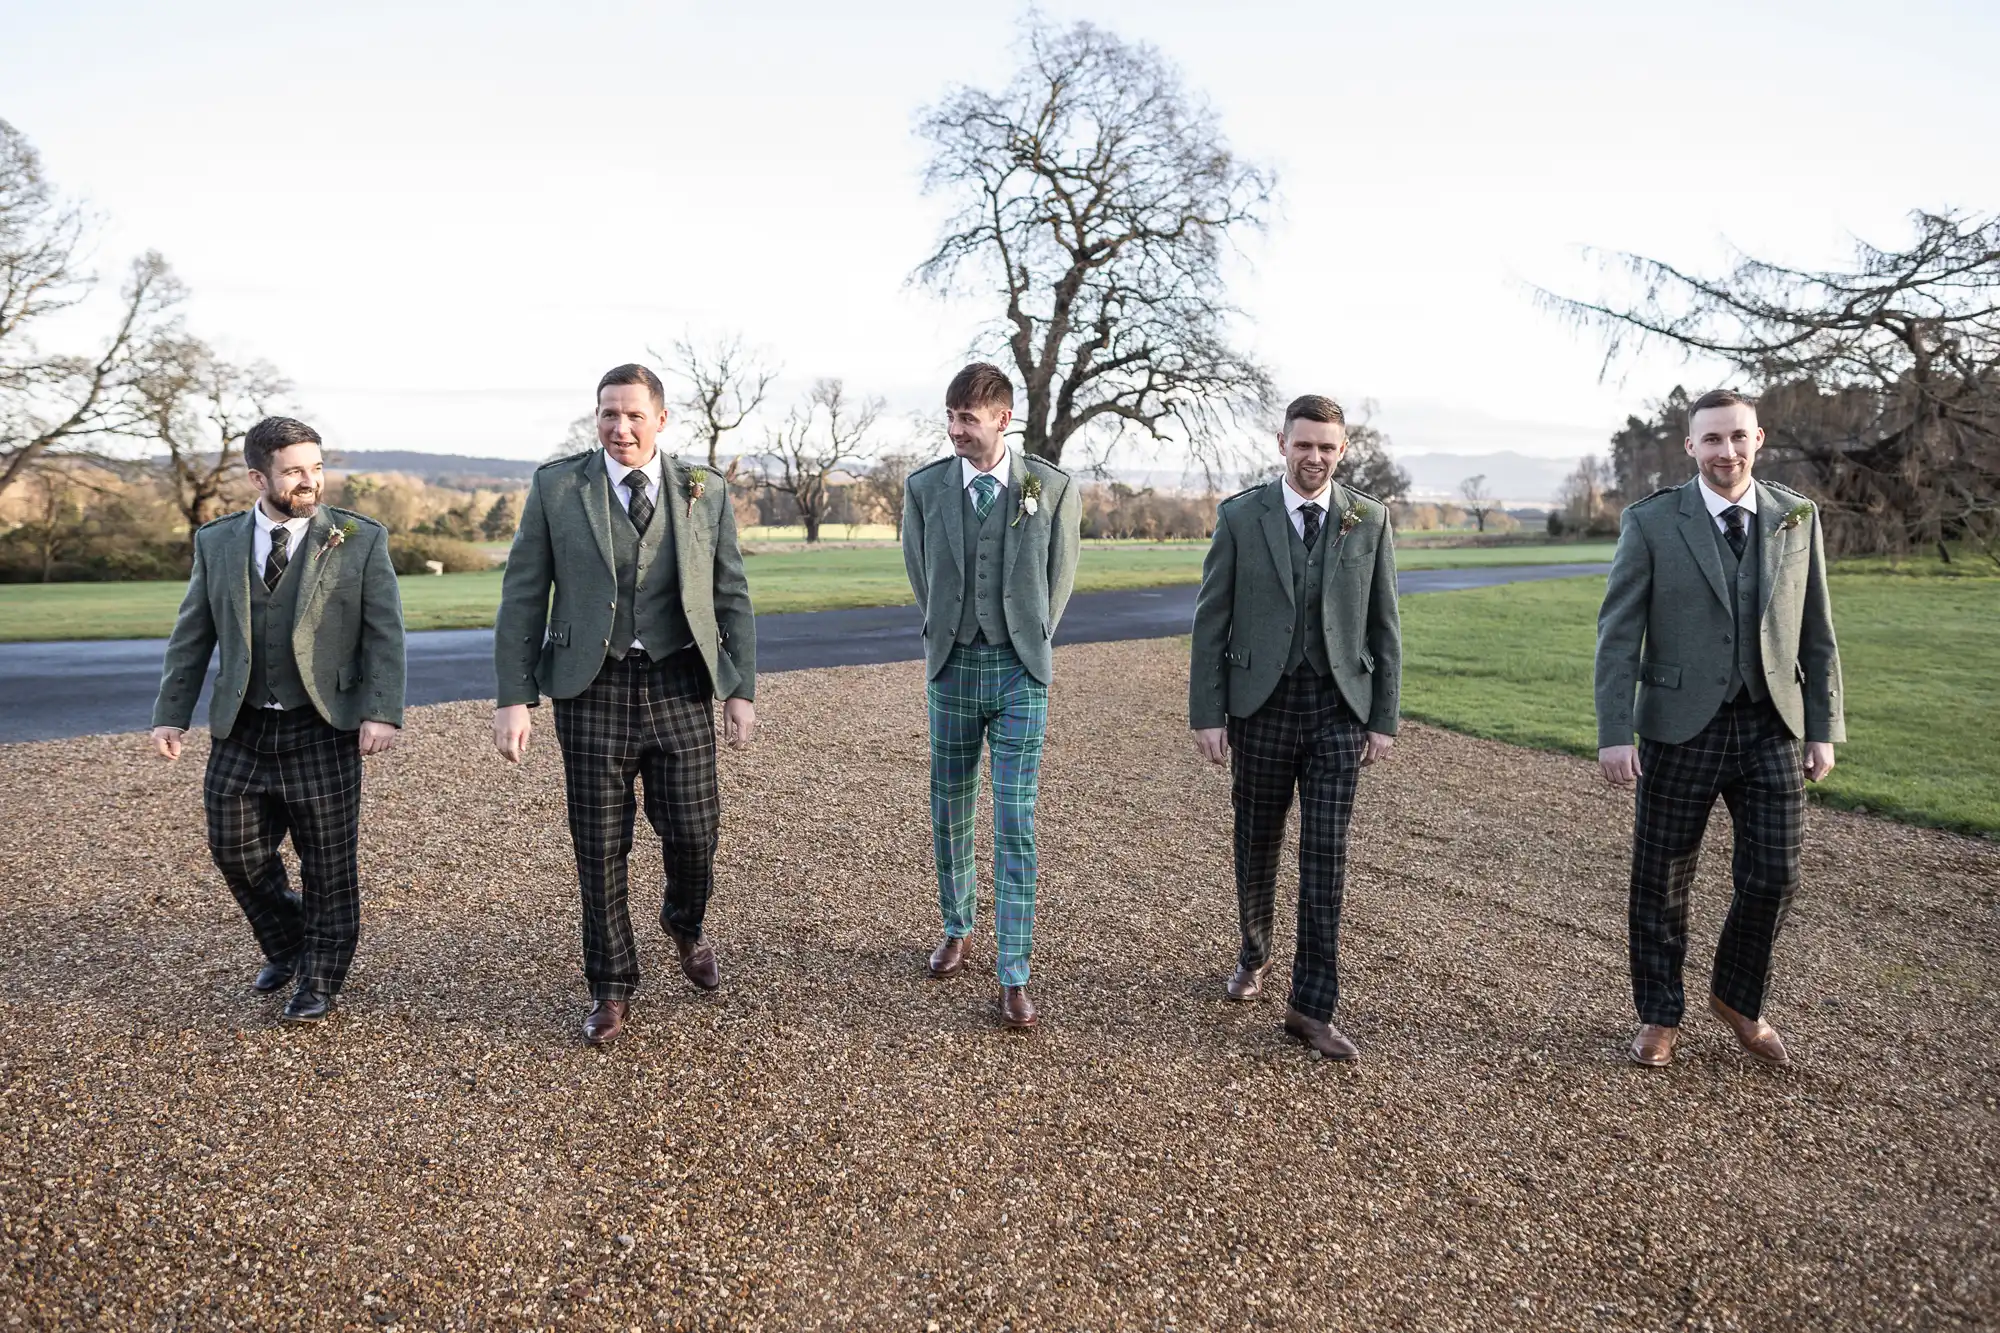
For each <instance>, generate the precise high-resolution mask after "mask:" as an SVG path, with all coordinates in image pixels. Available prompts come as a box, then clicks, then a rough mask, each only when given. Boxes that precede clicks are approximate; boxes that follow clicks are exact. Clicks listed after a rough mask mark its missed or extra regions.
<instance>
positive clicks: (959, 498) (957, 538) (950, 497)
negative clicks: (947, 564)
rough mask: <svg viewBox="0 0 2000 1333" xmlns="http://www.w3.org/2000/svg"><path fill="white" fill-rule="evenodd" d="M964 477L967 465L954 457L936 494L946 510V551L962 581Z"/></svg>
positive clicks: (941, 479)
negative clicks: (962, 493) (962, 482)
mask: <svg viewBox="0 0 2000 1333" xmlns="http://www.w3.org/2000/svg"><path fill="white" fill-rule="evenodd" d="M964 475H965V465H964V464H963V463H961V462H959V461H958V458H957V457H956V456H953V458H952V460H951V462H949V463H947V464H945V468H944V471H943V472H941V473H939V474H938V479H937V483H936V486H937V489H936V492H935V494H936V495H937V501H938V504H939V505H940V507H942V508H943V510H944V514H943V518H944V544H945V549H947V550H949V551H950V552H951V563H952V567H953V568H955V569H957V570H958V576H959V577H960V578H961V579H962V578H964V577H965V497H964V496H963V495H961V494H959V492H960V491H962V490H963V489H964V487H963V486H962V485H960V479H961V478H962V477H964Z"/></svg>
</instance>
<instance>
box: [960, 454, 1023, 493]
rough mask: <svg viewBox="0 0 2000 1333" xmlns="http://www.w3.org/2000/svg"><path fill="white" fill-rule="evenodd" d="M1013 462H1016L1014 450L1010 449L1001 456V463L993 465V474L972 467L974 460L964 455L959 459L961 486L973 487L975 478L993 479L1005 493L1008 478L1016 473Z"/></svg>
mask: <svg viewBox="0 0 2000 1333" xmlns="http://www.w3.org/2000/svg"><path fill="white" fill-rule="evenodd" d="M1013 462H1014V451H1013V450H1012V449H1009V450H1008V451H1007V452H1006V453H1004V454H1002V455H1000V461H999V462H997V463H995V464H994V465H993V470H992V471H991V472H981V471H980V470H979V469H978V468H976V467H974V466H973V465H972V460H971V459H970V458H967V457H965V456H964V455H963V454H961V455H959V459H958V480H959V485H961V486H967V487H969V486H971V485H972V479H973V478H974V477H991V478H993V480H995V481H997V482H999V483H1000V489H1001V490H1003V491H1004V490H1006V489H1007V478H1008V477H1009V476H1011V475H1012V474H1013V471H1014V469H1013Z"/></svg>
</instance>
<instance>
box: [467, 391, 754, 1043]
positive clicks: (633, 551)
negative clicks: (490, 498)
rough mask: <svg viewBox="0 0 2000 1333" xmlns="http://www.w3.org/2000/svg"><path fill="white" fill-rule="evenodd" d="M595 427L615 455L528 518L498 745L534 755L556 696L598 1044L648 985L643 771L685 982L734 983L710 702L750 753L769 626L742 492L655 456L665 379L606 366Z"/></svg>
mask: <svg viewBox="0 0 2000 1333" xmlns="http://www.w3.org/2000/svg"><path fill="white" fill-rule="evenodd" d="M596 419H597V439H598V443H599V445H600V446H602V447H600V448H597V449H592V450H590V451H588V452H586V453H581V454H575V455H572V456H571V457H568V458H563V459H558V460H557V461H555V462H553V463H545V464H543V465H542V467H541V468H540V469H538V470H537V471H536V473H535V477H534V480H533V482H531V483H530V485H529V487H528V499H527V502H526V503H525V504H523V505H522V507H521V526H520V528H519V530H518V531H516V533H515V534H514V545H513V549H512V550H511V551H509V552H508V555H507V573H506V577H505V578H504V579H503V580H502V583H501V593H500V610H499V614H498V616H497V617H496V618H495V621H494V626H493V669H494V673H495V675H496V677H497V679H498V681H499V696H498V698H497V699H496V700H495V701H494V709H493V743H494V745H495V746H496V747H497V748H498V749H499V751H500V753H501V755H502V756H504V757H505V758H506V759H508V760H509V761H511V762H515V763H518V762H520V759H521V756H522V754H524V753H525V752H526V750H527V746H528V736H529V733H530V731H531V730H532V727H533V724H532V722H531V721H530V719H529V710H530V709H531V708H533V707H535V706H536V705H537V704H538V703H539V702H540V700H541V697H542V696H543V695H548V696H549V697H550V698H552V699H554V700H555V715H556V716H555V722H556V740H557V742H558V744H559V745H560V746H561V749H562V759H563V779H564V790H565V794H566V799H567V802H568V807H569V828H570V840H571V842H572V843H573V844H574V845H575V849H576V873H577V885H578V888H579V890H580V892H581V895H582V899H583V971H584V977H585V978H586V980H588V982H589V983H590V998H591V1007H590V1012H589V1014H588V1015H587V1016H586V1017H585V1019H584V1024H583V1035H584V1040H586V1041H588V1042H589V1043H591V1044H592V1045H594V1046H601V1045H603V1044H605V1043H606V1042H609V1041H612V1040H615V1039H616V1038H617V1036H618V1035H619V1033H620V1032H621V1031H622V1030H623V1028H624V1024H625V1016H626V1009H627V1006H628V1005H629V1003H630V1001H631V998H632V995H633V993H634V992H635V991H636V990H637V989H638V986H639V951H638V943H637V941H636V940H635V939H634V937H633V934H632V918H631V914H630V912H629V911H628V910H627V907H626V897H627V879H628V862H629V859H630V856H631V851H632V824H633V819H634V816H635V815H636V813H637V807H636V804H635V801H634V798H633V788H632V784H633V781H634V780H635V779H643V781H644V783H645V793H646V818H647V820H648V822H650V823H651V824H652V826H653V829H654V831H655V832H657V833H658V834H659V835H660V842H661V846H662V850H663V852H664V855H665V861H666V890H665V897H664V902H663V905H662V907H661V909H660V924H661V925H662V926H663V927H664V928H665V929H666V931H667V933H668V935H670V936H671V937H672V938H673V941H674V947H675V949H676V950H677V951H678V953H679V954H680V965H681V971H682V973H683V974H685V975H686V977H687V979H688V980H689V981H690V982H692V983H693V984H694V985H696V986H698V987H700V988H701V989H703V990H714V989H715V988H716V987H717V986H719V985H720V984H721V972H720V970H719V968H718V965H717V963H716V958H715V950H714V948H713V947H712V946H711V945H710V944H709V942H708V939H707V937H706V936H705V935H704V934H703V933H702V924H703V922H704V920H705V919H706V917H707V912H708V901H709V894H710V891H711V889H712V887H713V885H714V879H715V847H716V838H717V835H718V831H719V829H720V827H721V820H722V805H721V795H720V793H719V791H718V789H717V785H716V769H715V706H714V700H715V699H717V698H720V699H722V700H724V703H723V706H722V726H723V738H724V739H725V740H726V741H728V743H729V744H730V745H731V746H732V747H739V748H740V747H742V746H745V745H748V744H749V743H750V739H751V736H752V734H753V733H754V732H755V730H756V725H757V710H756V705H755V704H754V703H752V702H751V701H752V700H753V699H754V698H755V697H756V686H757V621H756V617H755V615H754V614H753V613H752V611H751V609H750V585H749V583H748V582H747V581H746V580H745V579H744V577H743V552H742V551H741V549H739V548H738V546H737V544H736V516H735V513H734V511H733V510H732V509H731V508H730V505H729V487H728V485H727V484H726V483H725V481H724V479H723V478H721V477H717V476H713V475H711V474H710V473H709V472H708V470H707V469H705V468H701V467H687V466H685V465H683V464H681V463H679V462H676V461H675V460H673V459H670V458H668V457H667V456H666V455H665V454H663V453H661V452H660V449H659V434H660V432H661V431H662V430H664V429H665V428H666V424H667V406H666V390H665V389H664V387H662V385H661V384H660V380H659V377H658V376H657V375H655V374H653V372H652V371H650V370H648V369H646V368H645V367H644V366H641V365H636V364H631V365H623V366H618V367H615V368H613V369H612V370H610V371H608V372H606V373H605V375H604V377H603V378H602V379H601V380H599V381H598V385H597V416H596ZM551 594H553V596H552V595H551Z"/></svg>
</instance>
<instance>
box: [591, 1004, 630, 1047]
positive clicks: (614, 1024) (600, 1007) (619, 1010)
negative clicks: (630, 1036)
mask: <svg viewBox="0 0 2000 1333" xmlns="http://www.w3.org/2000/svg"><path fill="white" fill-rule="evenodd" d="M625 1005H626V1001H624V1000H598V1001H596V1002H595V1003H593V1004H592V1005H591V1006H590V1013H589V1015H588V1016H586V1017H585V1018H584V1020H583V1039H584V1040H585V1041H587V1042H589V1043H590V1044H591V1045H592V1046H602V1045H604V1044H605V1043H607V1042H610V1041H614V1040H616V1039H617V1037H618V1034H619V1033H621V1032H623V1031H624V1030H625Z"/></svg>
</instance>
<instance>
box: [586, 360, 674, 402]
mask: <svg viewBox="0 0 2000 1333" xmlns="http://www.w3.org/2000/svg"><path fill="white" fill-rule="evenodd" d="M613 384H643V385H645V386H646V392H647V393H649V394H651V395H653V406H654V407H658V408H664V407H666V405H667V386H666V385H664V384H662V383H660V377H659V376H658V375H655V374H654V373H653V372H652V371H650V370H648V369H646V368H645V367H644V366H642V365H640V364H639V363H638V362H636V361H627V362H626V363H625V364H624V365H622V366H613V367H612V368H611V369H609V370H607V371H605V372H604V378H603V379H601V380H599V381H598V382H597V393H598V396H599V397H600V398H601V397H602V396H603V394H604V391H605V389H607V388H609V387H610V386H611V385H613Z"/></svg>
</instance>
